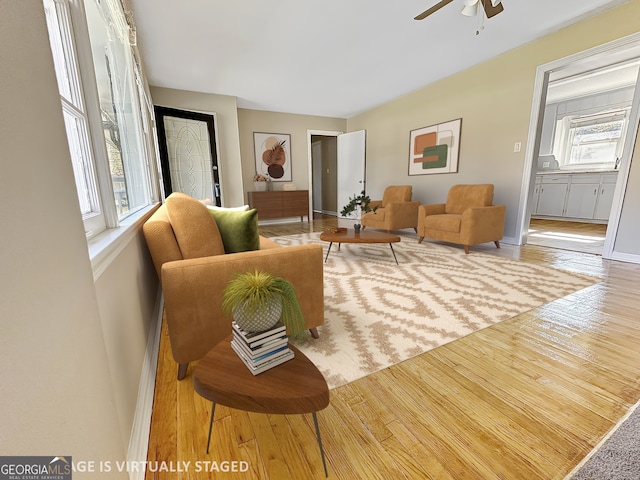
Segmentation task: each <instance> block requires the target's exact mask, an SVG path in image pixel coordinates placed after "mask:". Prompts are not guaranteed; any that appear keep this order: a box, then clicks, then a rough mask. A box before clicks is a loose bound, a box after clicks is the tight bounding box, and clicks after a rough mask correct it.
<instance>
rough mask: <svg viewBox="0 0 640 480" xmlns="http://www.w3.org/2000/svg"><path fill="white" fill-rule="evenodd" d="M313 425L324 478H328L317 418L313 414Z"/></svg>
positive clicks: (314, 413)
mask: <svg viewBox="0 0 640 480" xmlns="http://www.w3.org/2000/svg"><path fill="white" fill-rule="evenodd" d="M313 423H315V425H316V435H317V436H318V446H319V447H320V456H321V457H322V466H323V467H324V476H325V477H328V476H329V472H327V462H326V461H325V459H324V449H323V448H322V439H321V438H320V426H319V425H318V416H317V415H316V412H313Z"/></svg>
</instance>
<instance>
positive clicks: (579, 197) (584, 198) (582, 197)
mask: <svg viewBox="0 0 640 480" xmlns="http://www.w3.org/2000/svg"><path fill="white" fill-rule="evenodd" d="M599 187H600V184H599V183H571V186H570V187H569V192H568V195H567V207H566V208H565V211H564V216H565V217H571V218H585V219H589V220H590V219H592V218H593V211H594V210H595V208H596V200H597V199H598V189H599Z"/></svg>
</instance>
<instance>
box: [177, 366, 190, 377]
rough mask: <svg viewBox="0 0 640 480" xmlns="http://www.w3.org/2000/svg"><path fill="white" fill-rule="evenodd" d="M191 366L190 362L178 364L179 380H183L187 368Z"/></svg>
mask: <svg viewBox="0 0 640 480" xmlns="http://www.w3.org/2000/svg"><path fill="white" fill-rule="evenodd" d="M188 367H189V363H188V362H187V363H179V364H178V380H182V379H183V378H184V377H185V376H186V375H187V368H188Z"/></svg>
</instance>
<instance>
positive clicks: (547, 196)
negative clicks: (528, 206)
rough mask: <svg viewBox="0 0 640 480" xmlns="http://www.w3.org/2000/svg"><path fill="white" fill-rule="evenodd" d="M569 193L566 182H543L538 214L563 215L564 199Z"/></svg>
mask: <svg viewBox="0 0 640 480" xmlns="http://www.w3.org/2000/svg"><path fill="white" fill-rule="evenodd" d="M566 195H567V184H566V182H565V183H542V184H540V193H539V198H538V209H537V211H536V214H537V215H548V216H551V217H561V216H562V212H563V210H564V199H565V197H566Z"/></svg>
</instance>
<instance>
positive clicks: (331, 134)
mask: <svg viewBox="0 0 640 480" xmlns="http://www.w3.org/2000/svg"><path fill="white" fill-rule="evenodd" d="M343 133H344V132H338V131H335V130H307V171H308V172H309V180H308V181H309V221H310V222H311V221H313V161H312V155H311V137H312V136H313V135H321V136H323V137H336V138H337V137H338V136H340V135H342V134H343Z"/></svg>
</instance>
